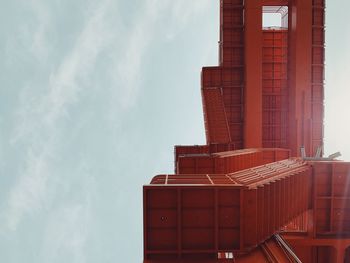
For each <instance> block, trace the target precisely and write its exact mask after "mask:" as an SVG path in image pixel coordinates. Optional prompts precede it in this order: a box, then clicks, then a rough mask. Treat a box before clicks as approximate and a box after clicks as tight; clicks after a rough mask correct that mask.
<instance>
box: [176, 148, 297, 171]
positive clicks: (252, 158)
mask: <svg viewBox="0 0 350 263" xmlns="http://www.w3.org/2000/svg"><path fill="white" fill-rule="evenodd" d="M289 157H290V151H289V150H286V149H273V148H271V149H268V148H266V149H245V150H236V151H227V152H223V153H216V154H211V155H210V154H187V155H186V154H184V155H180V156H179V157H178V159H177V170H176V171H177V173H178V174H202V173H209V174H213V173H233V172H237V171H240V170H243V169H247V168H251V167H254V166H259V165H262V164H267V163H272V162H276V161H280V160H284V159H288V158H289Z"/></svg>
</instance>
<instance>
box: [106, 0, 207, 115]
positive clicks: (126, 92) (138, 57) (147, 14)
mask: <svg viewBox="0 0 350 263" xmlns="http://www.w3.org/2000/svg"><path fill="white" fill-rule="evenodd" d="M209 6H210V1H209V0H193V1H190V2H189V1H186V0H179V1H163V0H147V1H145V6H144V8H143V9H142V10H143V12H142V13H141V14H139V15H138V19H137V20H136V21H135V23H134V24H133V25H134V26H133V27H131V28H129V29H128V32H129V33H128V34H127V35H124V37H123V41H124V43H125V45H124V54H123V55H122V56H120V54H116V55H115V61H114V66H113V67H112V70H111V75H112V76H113V77H112V78H113V83H115V84H116V85H118V86H119V88H116V87H113V88H114V89H115V90H116V92H114V94H115V96H114V98H113V100H114V101H115V102H117V103H116V104H117V105H120V106H121V107H122V109H124V110H125V109H128V108H130V107H132V106H133V105H134V104H135V102H136V101H137V97H138V92H139V86H140V80H141V74H142V69H141V66H142V58H143V56H144V55H145V53H146V52H147V51H148V50H152V49H151V48H150V47H149V46H150V44H151V43H152V41H158V38H159V36H156V35H155V33H156V31H155V28H156V25H157V23H166V22H168V21H167V20H169V19H172V20H174V21H175V24H176V25H177V26H176V29H173V30H175V31H174V32H167V36H166V37H167V38H170V39H173V38H174V37H175V36H176V34H177V33H178V32H179V31H180V30H181V28H183V27H184V26H185V25H186V24H187V22H188V20H189V19H190V18H191V17H193V16H195V15H198V13H200V12H203V11H204V10H206V9H207V8H209ZM164 14H170V17H164ZM165 21H166V22H165Z"/></svg>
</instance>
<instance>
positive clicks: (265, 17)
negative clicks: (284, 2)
mask: <svg viewBox="0 0 350 263" xmlns="http://www.w3.org/2000/svg"><path fill="white" fill-rule="evenodd" d="M262 25H263V29H283V28H288V6H264V7H263V14H262Z"/></svg>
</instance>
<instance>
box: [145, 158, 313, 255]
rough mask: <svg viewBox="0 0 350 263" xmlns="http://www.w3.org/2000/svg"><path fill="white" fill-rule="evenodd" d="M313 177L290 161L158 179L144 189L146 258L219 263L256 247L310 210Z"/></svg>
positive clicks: (302, 164) (303, 165)
mask: <svg viewBox="0 0 350 263" xmlns="http://www.w3.org/2000/svg"><path fill="white" fill-rule="evenodd" d="M310 172H311V169H310V166H309V165H308V164H306V163H305V162H302V161H300V160H298V159H290V160H284V161H280V162H275V163H270V164H267V165H264V166H258V167H254V168H251V169H248V170H242V171H239V172H236V173H231V174H222V175H220V174H215V175H208V174H202V175H198V174H193V175H159V176H156V177H154V178H153V180H152V182H151V184H150V185H147V186H144V205H145V207H144V213H145V214H144V225H145V231H144V241H145V255H144V256H145V259H163V260H170V259H176V258H178V259H187V258H189V257H190V258H193V259H196V258H197V259H198V258H205V259H215V258H217V257H218V253H220V252H222V251H228V252H232V253H233V252H234V251H247V250H250V249H252V248H254V247H256V246H257V245H259V244H260V243H261V242H263V241H264V240H266V239H268V238H269V237H271V236H272V235H273V234H274V233H276V232H277V231H278V230H279V229H280V226H282V225H284V224H286V223H287V222H288V221H289V220H291V219H292V218H294V217H296V216H297V215H298V214H300V213H301V212H303V211H305V210H306V209H307V208H308V198H307V194H308V191H309V189H308V188H309V187H310V182H309V179H310V176H309V174H310ZM284 210H285V211H284ZM282 211H284V212H282Z"/></svg>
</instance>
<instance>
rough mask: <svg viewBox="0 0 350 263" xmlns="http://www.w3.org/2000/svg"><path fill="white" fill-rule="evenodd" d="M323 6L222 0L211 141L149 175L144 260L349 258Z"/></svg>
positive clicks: (212, 70) (211, 78) (208, 126)
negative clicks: (269, 16) (333, 147)
mask: <svg viewBox="0 0 350 263" xmlns="http://www.w3.org/2000/svg"><path fill="white" fill-rule="evenodd" d="M324 12H325V0H302V1H301V0H221V1H220V14H221V15H220V41H219V45H220V48H219V65H218V66H216V67H204V68H203V69H202V81H201V91H202V99H203V112H204V120H205V132H206V138H207V144H206V145H196V146H176V147H175V174H174V175H159V176H156V177H154V178H153V179H152V181H151V183H150V184H149V185H145V186H144V262H145V263H155V262H162V263H165V262H167V263H170V262H178V263H180V262H189V263H192V262H201V263H203V262H207V263H209V262H212V263H214V262H310V263H314V262H336V263H340V262H341V263H343V262H350V249H348V247H349V246H350V205H349V204H350V203H349V201H350V187H349V184H350V182H349V180H350V177H349V176H350V163H346V162H340V161H336V160H334V158H336V157H338V155H336V154H335V155H331V156H329V157H328V158H323V157H322V155H323V112H324V105H323V101H324V91H323V90H324ZM263 13H279V14H281V27H263V24H262V16H263ZM301 149H302V150H301ZM306 156H315V157H314V158H310V157H306Z"/></svg>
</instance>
